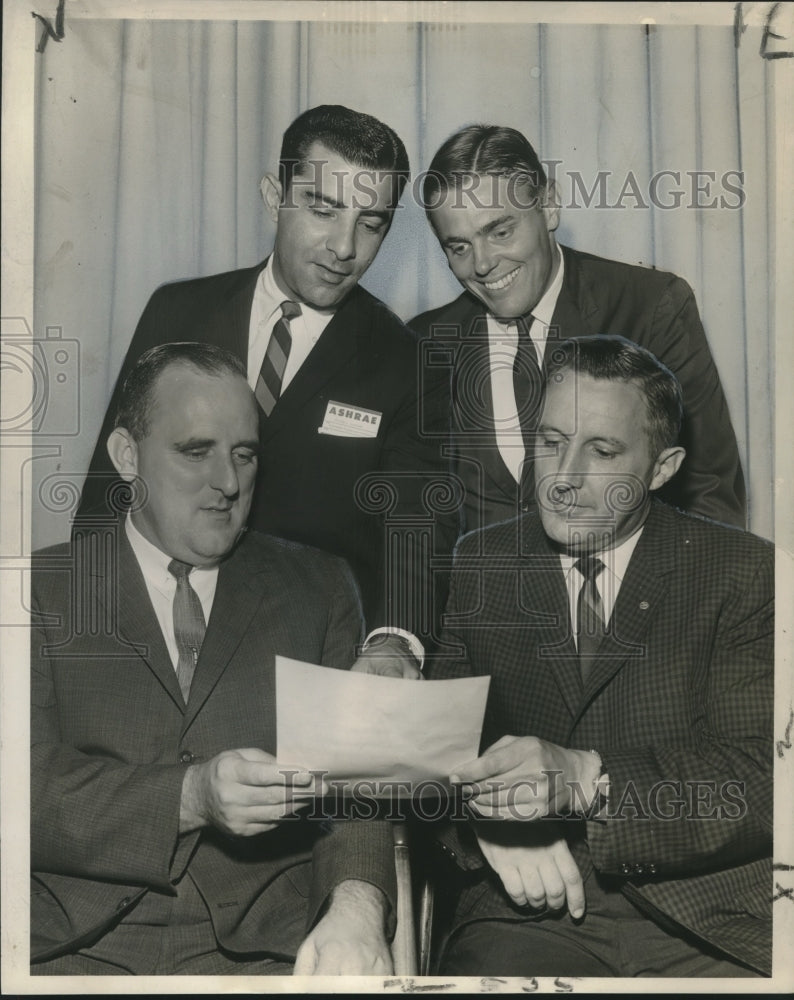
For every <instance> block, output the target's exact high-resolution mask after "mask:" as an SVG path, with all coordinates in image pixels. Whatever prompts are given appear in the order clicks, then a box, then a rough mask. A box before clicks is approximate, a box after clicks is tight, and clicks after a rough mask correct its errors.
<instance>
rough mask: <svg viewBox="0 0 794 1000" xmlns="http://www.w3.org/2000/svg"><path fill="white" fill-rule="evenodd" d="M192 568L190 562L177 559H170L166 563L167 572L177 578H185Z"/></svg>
mask: <svg viewBox="0 0 794 1000" xmlns="http://www.w3.org/2000/svg"><path fill="white" fill-rule="evenodd" d="M192 569H193V567H192V566H191V565H190V563H185V562H180V560H179V559H172V560H171V562H170V563H169V564H168V572H169V573H170V574H171V576H174V577H176V578H177V580H187V578H188V574H189V573H190V571H191V570H192Z"/></svg>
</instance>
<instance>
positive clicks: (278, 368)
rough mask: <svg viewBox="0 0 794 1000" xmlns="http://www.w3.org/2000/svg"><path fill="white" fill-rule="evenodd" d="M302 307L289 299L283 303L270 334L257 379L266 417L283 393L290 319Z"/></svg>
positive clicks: (289, 345) (289, 337) (298, 314)
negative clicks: (282, 384) (282, 385)
mask: <svg viewBox="0 0 794 1000" xmlns="http://www.w3.org/2000/svg"><path fill="white" fill-rule="evenodd" d="M300 314H301V307H300V306H299V305H298V304H297V302H290V301H289V300H287V301H285V302H282V303H281V316H280V317H279V320H278V322H277V323H276V325H275V326H274V327H273V332H272V333H271V334H270V340H269V341H268V345H267V350H266V351H265V359H264V361H263V362H262V368H261V369H260V371H259V378H258V379H257V380H256V389H255V393H256V399H257V402H258V403H259V405H260V406H261V407H262V410H263V412H264V414H265V416H266V417H269V416H270V414H271V413H272V412H273V407H274V406H275V405H276V401H277V399H278V397H279V396H280V395H281V383H282V382H283V381H284V369H285V368H286V367H287V359H288V358H289V351H290V347H292V334H291V333H290V327H289V324H290V320H292V319H295V317H296V316H300Z"/></svg>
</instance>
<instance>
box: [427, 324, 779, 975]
mask: <svg viewBox="0 0 794 1000" xmlns="http://www.w3.org/2000/svg"><path fill="white" fill-rule="evenodd" d="M680 419H681V395H680V387H679V385H678V382H677V380H676V379H675V377H674V376H673V375H672V373H671V372H670V371H668V370H667V369H666V368H665V367H664V366H663V365H661V364H660V363H659V362H658V361H657V360H656V358H654V356H653V355H652V354H650V353H649V352H648V351H646V350H644V349H643V348H640V347H637V346H636V345H634V344H631V343H629V342H628V341H626V340H623V339H622V338H620V337H599V338H582V339H579V340H573V341H569V342H568V343H567V344H565V345H562V346H561V349H560V353H559V355H558V357H557V361H556V364H555V365H554V366H553V367H552V368H551V370H550V372H549V374H548V379H547V383H546V399H545V405H544V409H543V413H542V417H541V421H540V428H539V431H540V433H539V439H538V443H537V447H536V453H535V468H536V473H537V486H536V490H537V501H538V506H537V511H536V512H532V513H530V514H528V515H526V516H524V517H520V518H517V519H513V520H509V521H505V522H502V523H500V524H496V525H492V526H490V527H488V528H486V529H484V530H481V531H477V532H473V533H471V534H469V535H466V536H464V538H463V539H462V540H461V541H460V542H459V544H458V548H457V552H456V560H455V568H454V570H453V580H452V590H451V594H450V601H449V604H448V608H447V615H446V617H445V622H446V631H445V635H444V644H445V647H446V650H447V655H446V657H445V658H438V659H437V661H436V665H435V670H434V673H433V676H434V677H456V676H466V675H472V674H490V675H491V686H490V693H489V700H488V706H487V709H486V717H485V724H484V730H483V740H482V747H483V751H484V752H482V754H481V756H480V757H479V758H478V759H477V760H475V761H473V762H470V763H468V764H465V765H463V766H462V767H460V768H459V769H458V771H457V773H456V774H455V775H453V776H452V782H453V784H455V785H459V786H460V787H461V790H462V793H463V796H464V799H465V801H466V803H467V809H466V812H467V813H468V818H467V819H466V820H465V821H464V822H453V823H452V824H451V826H450V829H449V830H448V831H447V835H446V836H444V837H442V838H441V840H442V849H443V850H444V851H445V852H446V854H447V855H448V856H450V857H452V859H453V860H454V861H456V862H457V865H458V868H459V869H463V872H459V876H460V884H461V892H460V896H459V899H458V902H457V908H456V912H455V917H454V921H453V927H452V932H451V934H450V936H449V938H448V940H447V942H446V948H445V952H444V955H443V957H442V971H443V972H444V973H445V974H450V973H456V974H477V975H503V976H506V975H519V976H520V975H532V976H538V975H548V976H556V975H582V976H588V975H589V976H615V975H620V976H758V975H759V974H769V972H770V969H771V943H772V905H771V886H772V873H771V855H772V790H773V786H772V761H773V751H772V700H773V647H774V644H773V639H774V625H773V586H774V583H773V581H774V550H773V547H772V546H771V545H770V544H769V543H767V542H765V541H762V540H761V539H759V538H756V537H754V536H753V535H750V534H748V533H746V532H743V531H741V530H738V529H735V528H729V527H727V526H725V525H721V524H717V523H716V522H712V521H709V520H707V519H705V518H701V517H696V516H692V515H687V514H683V513H681V512H680V511H678V510H675V509H674V508H672V507H668V506H666V505H664V504H662V503H660V502H659V501H658V500H655V499H653V498H652V496H651V494H652V493H653V492H654V491H655V490H658V489H659V488H660V487H661V486H663V485H664V484H665V483H666V482H667V481H668V480H669V479H670V478H671V477H672V476H674V475H675V473H676V472H677V470H678V468H679V466H680V465H681V463H682V462H683V461H685V460H686V459H685V454H684V451H683V449H682V448H680V447H679V446H678V445H677V436H678V431H679V426H680ZM497 820H501V822H497ZM464 873H465V874H464Z"/></svg>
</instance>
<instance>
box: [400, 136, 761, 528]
mask: <svg viewBox="0 0 794 1000" xmlns="http://www.w3.org/2000/svg"><path fill="white" fill-rule="evenodd" d="M423 198H424V203H425V208H426V211H427V217H428V219H429V221H430V224H431V226H432V227H433V231H434V232H435V234H436V236H437V237H438V240H439V243H440V244H441V247H442V249H443V251H444V253H445V254H446V256H447V260H448V263H449V266H450V268H451V270H452V272H453V274H454V275H455V277H456V278H457V279H458V280H459V281H460V283H461V284H462V285H463V286H464V288H465V289H466V290H465V292H464V293H463V294H462V295H461V296H460V297H459V298H457V299H455V301H453V302H450V303H448V304H447V305H445V306H442V307H441V308H438V309H433V310H431V311H430V312H427V313H424V314H423V315H421V316H419V317H417V318H416V319H414V320H412V321H411V323H410V325H411V326H412V327H413V328H414V329H415V330H416V331H417V332H418V333H419V334H420V335H421V336H422V337H430V338H432V340H433V343H434V344H435V345H436V346H438V347H440V346H443V345H445V344H448V345H449V346H451V348H452V351H453V354H454V361H453V362H452V366H453V388H452V392H453V406H452V415H453V416H452V419H453V442H454V446H455V449H456V453H457V455H456V472H457V473H458V475H459V476H460V477H461V478H462V479H463V481H464V482H465V484H466V491H467V495H466V504H465V514H466V523H465V528H466V529H472V528H477V527H481V526H483V525H485V524H491V523H493V522H494V521H498V520H501V519H503V518H506V517H510V516H512V515H514V514H516V513H519V512H520V511H522V510H523V511H525V510H528V509H529V506H530V505H531V504H532V503H533V495H534V490H533V462H532V448H533V442H534V435H535V432H536V429H537V419H538V415H539V413H540V409H541V406H542V384H543V380H542V375H541V369H542V368H543V366H544V365H545V364H548V362H549V361H550V359H551V357H552V356H553V352H554V349H555V347H556V345H557V344H558V343H559V342H560V341H562V340H565V339H567V338H569V337H582V336H597V335H598V334H601V333H605V332H609V333H612V334H619V335H621V336H625V337H626V338H628V339H629V340H632V341H635V342H636V343H638V344H641V345H642V346H644V347H646V348H648V350H650V351H651V352H652V353H653V354H655V355H656V357H658V358H659V359H660V360H661V361H663V362H664V363H665V364H666V365H667V366H668V367H669V368H670V369H671V370H672V371H673V372H674V373H675V374H676V376H677V378H678V379H679V381H680V383H681V387H682V391H683V399H684V419H683V425H682V435H681V443H682V444H683V445H684V447H685V448H686V452H687V462H686V465H685V467H684V468H683V469H682V470H681V472H680V473H679V475H678V476H676V478H675V479H674V480H672V481H671V482H670V483H669V485H668V486H667V487H666V488H665V491H664V496H665V498H666V499H668V500H669V501H670V502H672V503H674V504H676V505H677V506H679V507H681V508H683V509H684V510H689V511H692V512H695V513H699V514H704V515H706V516H708V517H712V518H714V519H715V520H719V521H724V522H727V523H730V524H736V525H739V526H741V527H744V525H745V513H746V512H745V493H744V480H743V477H742V470H741V465H740V462H739V455H738V451H737V446H736V438H735V435H734V432H733V428H732V426H731V422H730V417H729V414H728V408H727V405H726V402H725V398H724V395H723V391H722V387H721V385H720V380H719V376H718V374H717V370H716V368H715V366H714V362H713V360H712V357H711V352H710V350H709V346H708V342H707V340H706V336H705V333H704V331H703V327H702V324H701V322H700V317H699V315H698V310H697V305H696V303H695V299H694V296H693V295H692V291H691V289H690V288H689V286H688V285H687V284H686V282H684V281H683V280H682V279H681V278H678V277H676V276H675V275H673V274H669V273H666V272H663V271H656V270H651V269H649V268H644V267H638V266H631V265H628V264H622V263H618V262H616V261H611V260H605V259H603V258H601V257H595V256H593V255H592V254H586V253H581V252H580V251H577V250H572V249H570V248H569V247H563V246H558V244H557V242H556V240H555V237H554V231H555V230H556V229H557V225H558V223H559V218H560V207H559V205H558V204H557V196H556V191H555V186H554V184H553V182H550V181H549V180H548V178H547V176H546V173H545V171H544V169H543V166H542V164H541V162H540V160H539V158H538V156H537V154H536V152H535V150H534V149H533V148H532V146H531V145H530V143H529V142H528V141H527V139H526V138H525V137H524V136H523V135H522V134H521V133H520V132H518V131H516V130H515V129H512V128H506V127H502V126H496V125H471V126H468V127H467V128H464V129H461V130H460V131H459V132H457V133H455V134H454V135H453V136H451V138H449V139H447V141H446V142H445V143H444V144H443V145H442V146H441V148H440V149H439V150H438V152H437V153H436V155H435V156H434V158H433V161H432V163H431V164H430V168H429V170H428V173H427V175H426V178H425V181H424V188H423ZM435 353H438V352H435Z"/></svg>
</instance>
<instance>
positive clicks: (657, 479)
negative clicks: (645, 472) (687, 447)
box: [648, 446, 686, 490]
mask: <svg viewBox="0 0 794 1000" xmlns="http://www.w3.org/2000/svg"><path fill="white" fill-rule="evenodd" d="M685 457H686V452H685V451H684V449H683V448H680V447H678V446H676V447H675V448H665V449H664V451H662V452H660V453H659V457H658V458H657V459H656V462H655V463H654V466H653V478H652V479H651V482H650V485H649V486H648V489H649V490H658V489H660V488H661V487H662V486H664V484H665V483H666V482H667V481H668V480H669V479H672V478H673V476H674V475H675V474H676V472H678V470H679V469H680V468H681V463H682V462H683V461H684V458H685Z"/></svg>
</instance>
